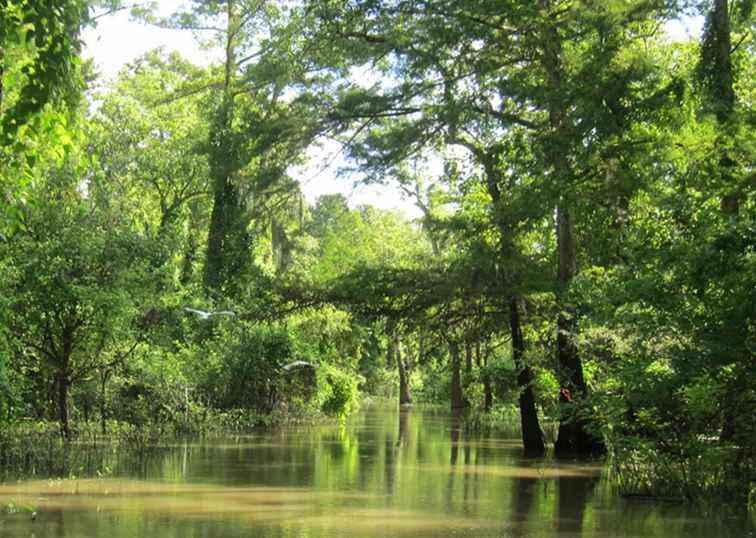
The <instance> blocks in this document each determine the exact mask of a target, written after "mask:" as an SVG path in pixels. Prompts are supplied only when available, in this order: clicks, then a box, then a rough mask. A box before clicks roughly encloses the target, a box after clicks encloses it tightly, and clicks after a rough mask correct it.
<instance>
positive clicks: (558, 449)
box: [554, 206, 606, 457]
mask: <svg viewBox="0 0 756 538" xmlns="http://www.w3.org/2000/svg"><path fill="white" fill-rule="evenodd" d="M572 226H573V225H572V216H571V215H570V213H569V211H568V210H567V209H566V208H565V207H564V206H560V207H559V208H557V249H558V258H559V259H558V264H559V267H558V271H557V281H558V283H557V300H558V304H559V307H560V311H559V314H558V316H557V361H558V364H559V370H560V371H559V374H560V385H561V387H560V391H559V401H560V402H561V403H562V404H563V405H562V408H563V412H562V416H561V417H560V423H559V434H558V437H557V441H556V444H555V445H554V453H555V455H556V456H558V457H570V456H590V455H599V454H603V453H604V452H606V447H605V446H604V443H603V441H602V440H601V439H599V438H597V437H595V436H593V435H591V434H590V433H589V432H588V429H587V424H586V422H585V420H584V419H582V418H580V417H578V416H576V414H575V413H574V411H575V402H576V401H579V400H580V399H581V398H582V397H584V396H585V395H586V394H587V387H586V384H585V377H584V375H583V363H582V361H581V360H580V356H579V355H578V349H577V344H576V342H575V335H576V333H577V312H576V310H575V308H574V307H573V306H572V305H570V304H568V303H567V301H566V297H565V295H566V292H567V289H568V287H569V285H570V282H571V281H572V278H573V277H574V276H575V272H576V267H577V263H576V251H577V248H576V244H575V238H574V235H573V228H572ZM565 404H569V405H565ZM568 411H571V412H568Z"/></svg>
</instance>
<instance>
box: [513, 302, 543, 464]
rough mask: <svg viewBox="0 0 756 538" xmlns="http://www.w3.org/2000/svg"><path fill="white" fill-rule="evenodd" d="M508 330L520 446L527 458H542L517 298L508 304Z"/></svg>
mask: <svg viewBox="0 0 756 538" xmlns="http://www.w3.org/2000/svg"><path fill="white" fill-rule="evenodd" d="M509 328H510V332H511V335H512V358H513V359H514V363H515V368H517V370H518V371H519V373H518V375H517V384H518V387H519V390H520V398H519V404H520V425H521V427H522V446H523V449H524V450H525V454H527V455H529V456H542V455H543V454H544V453H545V452H546V445H545V444H544V441H543V431H542V430H541V425H540V423H539V422H538V410H537V409H536V405H535V394H534V393H533V385H532V381H533V371H532V370H531V368H530V366H528V365H526V364H524V357H523V355H524V354H525V339H524V338H523V336H522V325H521V323H520V307H519V300H518V298H517V297H512V298H511V299H510V302H509Z"/></svg>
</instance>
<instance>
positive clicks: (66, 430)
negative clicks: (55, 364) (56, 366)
mask: <svg viewBox="0 0 756 538" xmlns="http://www.w3.org/2000/svg"><path fill="white" fill-rule="evenodd" d="M57 385H58V418H59V420H60V433H61V435H63V438H64V439H65V440H66V441H68V440H69V439H71V424H70V421H69V417H68V389H69V387H70V385H71V381H70V379H68V374H67V373H66V372H60V373H59V374H58V379H57Z"/></svg>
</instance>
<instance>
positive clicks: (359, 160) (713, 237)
mask: <svg viewBox="0 0 756 538" xmlns="http://www.w3.org/2000/svg"><path fill="white" fill-rule="evenodd" d="M127 8H128V9H131V10H132V14H133V16H134V17H136V18H139V19H140V20H142V21H143V22H144V23H145V24H154V25H158V26H162V27H166V28H186V29H193V30H194V31H195V32H196V35H197V39H200V40H202V41H203V43H204V44H205V45H206V46H208V47H214V48H215V50H217V55H218V57H219V58H221V61H219V62H217V63H215V64H212V65H210V66H207V67H203V66H197V65H192V64H191V63H190V62H188V61H186V60H185V59H182V57H181V56H180V55H178V54H176V53H172V54H166V53H164V52H162V51H160V50H156V51H153V52H150V53H148V54H146V55H145V56H144V57H142V58H140V59H139V60H137V61H135V62H133V63H131V64H129V65H128V66H126V67H125V68H124V69H123V70H122V71H121V72H120V74H119V75H118V76H117V77H116V78H115V79H114V80H113V81H112V82H111V83H110V84H109V85H108V87H107V89H106V90H104V91H101V90H97V89H96V88H97V85H96V84H94V81H96V79H97V78H96V77H97V73H96V72H94V70H93V68H92V66H91V65H90V64H89V63H87V62H82V60H81V55H80V53H81V43H80V39H79V35H80V32H81V30H82V28H84V27H86V26H87V25H92V24H96V23H97V20H98V18H100V17H105V16H107V14H108V13H109V12H112V11H115V10H120V9H127ZM156 13H157V12H156V11H154V10H153V9H151V8H150V6H149V5H139V6H133V5H131V4H129V5H128V6H126V5H122V4H121V3H120V2H117V1H99V2H95V1H91V2H90V1H87V0H65V1H63V0H60V1H55V0H50V1H47V2H36V1H31V0H7V1H5V2H2V3H0V200H1V202H0V233H1V235H0V423H1V426H2V428H1V431H2V433H0V446H2V447H5V448H3V450H6V449H7V450H10V449H8V448H7V447H10V446H11V445H12V443H13V439H14V438H16V437H17V436H22V435H26V434H29V432H30V431H33V430H34V428H45V427H46V426H45V425H46V424H48V425H49V424H50V423H55V424H56V426H55V428H56V429H57V430H58V431H59V432H60V434H61V436H62V437H63V438H64V439H66V440H69V439H72V438H75V437H76V436H77V435H80V434H81V433H82V432H85V431H98V432H101V433H102V434H107V433H108V432H114V431H124V429H125V430H128V429H129V428H132V429H133V428H138V429H145V428H156V427H157V428H159V431H160V432H161V434H166V435H167V434H168V432H172V433H182V432H183V433H191V432H198V431H202V430H203V429H204V428H207V427H209V426H210V425H215V426H216V427H217V425H219V424H220V425H222V427H223V428H240V429H241V428H246V427H250V426H252V425H254V424H256V423H259V422H266V421H270V420H272V418H271V417H278V418H279V419H280V418H281V417H285V416H288V417H294V416H297V417H301V416H306V415H312V414H324V415H331V416H343V415H345V414H346V413H348V412H349V411H350V410H351V409H352V408H353V407H354V405H355V404H356V403H357V401H358V400H359V399H360V398H364V397H370V396H375V397H390V398H394V399H395V401H397V402H399V403H402V404H409V403H411V402H415V403H417V402H426V403H440V404H443V405H447V406H450V407H451V409H452V410H454V411H456V412H463V413H466V416H468V419H469V420H470V421H471V423H477V424H481V423H485V422H486V421H487V420H493V419H492V418H487V417H494V418H500V419H501V418H514V420H518V421H520V424H521V426H522V437H523V447H524V449H525V451H526V452H527V453H528V454H533V455H542V454H543V453H544V452H545V451H546V450H547V448H548V447H549V445H550V443H551V442H552V441H553V442H554V446H553V450H554V453H555V455H557V456H560V457H576V456H589V455H603V454H606V453H609V454H610V455H611V457H612V461H613V462H614V466H615V470H616V480H617V481H619V482H620V483H621V485H622V487H624V488H625V489H626V490H627V491H631V492H632V491H638V492H641V493H653V494H660V495H666V494H675V495H680V494H682V495H684V496H687V497H690V498H694V497H707V496H708V497H711V496H718V497H721V498H725V499H728V500H730V501H733V502H737V503H739V504H743V505H745V504H747V503H749V502H751V503H753V502H754V501H753V497H754V492H753V484H754V478H755V477H756V452H755V450H756V413H754V410H756V360H754V359H755V357H756V353H754V350H755V348H756V325H755V317H756V301H755V300H754V289H756V252H755V251H754V245H755V244H756V241H755V240H756V223H755V222H754V217H755V216H756V206H755V205H754V199H753V188H754V183H755V181H754V177H755V176H754V168H753V164H754V153H755V152H756V138H755V137H754V135H753V133H754V123H755V120H756V117H755V116H754V96H755V95H756V93H755V92H756V86H755V85H754V81H755V80H756V76H755V75H756V62H754V39H753V30H754V14H753V2H752V1H749V0H739V1H728V0H710V1H698V2H693V1H690V2H683V1H674V0H601V1H594V0H527V1H520V0H506V1H503V2H502V1H496V2H494V1H491V0H466V1H465V2H459V1H452V0H390V1H378V0H349V1H339V0H312V1H310V0H306V1H302V2H287V1H284V0H281V1H274V0H270V1H259V0H225V1H220V0H214V1H194V2H187V3H186V9H185V10H182V11H179V12H177V13H175V14H173V15H172V16H170V17H159V16H158V15H156ZM682 16H700V17H704V18H705V24H704V30H703V35H702V36H701V38H700V39H695V40H690V41H688V42H671V41H670V40H669V39H667V38H666V36H665V32H664V25H665V23H666V22H668V21H670V20H674V19H677V18H679V17H682ZM324 140H337V141H339V142H340V143H341V144H342V146H343V151H344V152H345V154H346V155H348V158H349V163H350V166H351V167H352V168H353V170H354V171H357V172H359V173H360V174H361V177H363V178H364V179H363V180H364V181H366V182H372V183H380V184H389V183H390V184H393V185H395V186H397V187H398V188H399V189H401V191H402V192H403V193H404V194H405V195H406V196H407V197H408V199H410V200H412V201H413V202H414V203H415V204H416V206H417V207H418V209H419V210H420V212H421V215H422V216H421V218H419V219H416V220H410V219H408V218H407V217H405V216H404V215H403V214H401V213H399V212H395V211H385V210H379V209H376V208H374V207H371V206H368V205H366V206H361V207H357V208H354V207H350V206H349V204H348V203H347V200H346V199H345V198H344V197H343V196H341V195H327V196H322V197H320V198H319V199H318V200H317V201H316V202H315V203H314V204H310V203H308V202H307V201H306V200H305V199H304V198H303V195H302V193H301V186H300V185H299V184H298V183H297V181H295V180H294V179H293V178H292V177H291V170H292V169H293V167H295V166H296V165H298V164H301V163H302V162H303V161H304V160H305V158H306V156H307V155H308V154H310V155H311V154H312V151H313V148H314V147H316V146H317V144H319V143H322V142H323V141H324ZM202 312H205V313H206V314H203V313H202ZM209 313H214V314H213V315H210V314H209ZM298 361H300V362H298ZM552 424H553V425H554V428H551V426H550V425H552ZM551 429H553V431H550V430H551ZM544 431H546V435H545V434H544ZM14 436H15V437H14ZM5 453H6V452H3V454H5ZM8 453H9V452H8ZM3 457H5V456H3ZM7 461H10V460H7ZM749 497H750V499H751V500H750V501H749Z"/></svg>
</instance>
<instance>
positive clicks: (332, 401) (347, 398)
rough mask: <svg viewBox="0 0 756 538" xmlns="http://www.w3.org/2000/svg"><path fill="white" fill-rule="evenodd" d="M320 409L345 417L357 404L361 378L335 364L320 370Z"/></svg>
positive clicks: (329, 413)
mask: <svg viewBox="0 0 756 538" xmlns="http://www.w3.org/2000/svg"><path fill="white" fill-rule="evenodd" d="M318 384H319V386H320V394H319V396H318V398H319V400H320V409H321V410H322V411H323V413H325V414H326V415H329V416H332V417H338V418H344V417H345V416H346V415H348V414H349V413H350V412H351V411H352V410H353V409H354V408H355V406H356V405H357V401H358V396H357V395H358V391H357V385H358V384H359V378H357V377H356V376H355V375H354V374H350V373H348V372H344V371H343V370H340V369H338V368H336V367H333V366H324V367H323V368H322V369H321V371H319V372H318Z"/></svg>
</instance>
